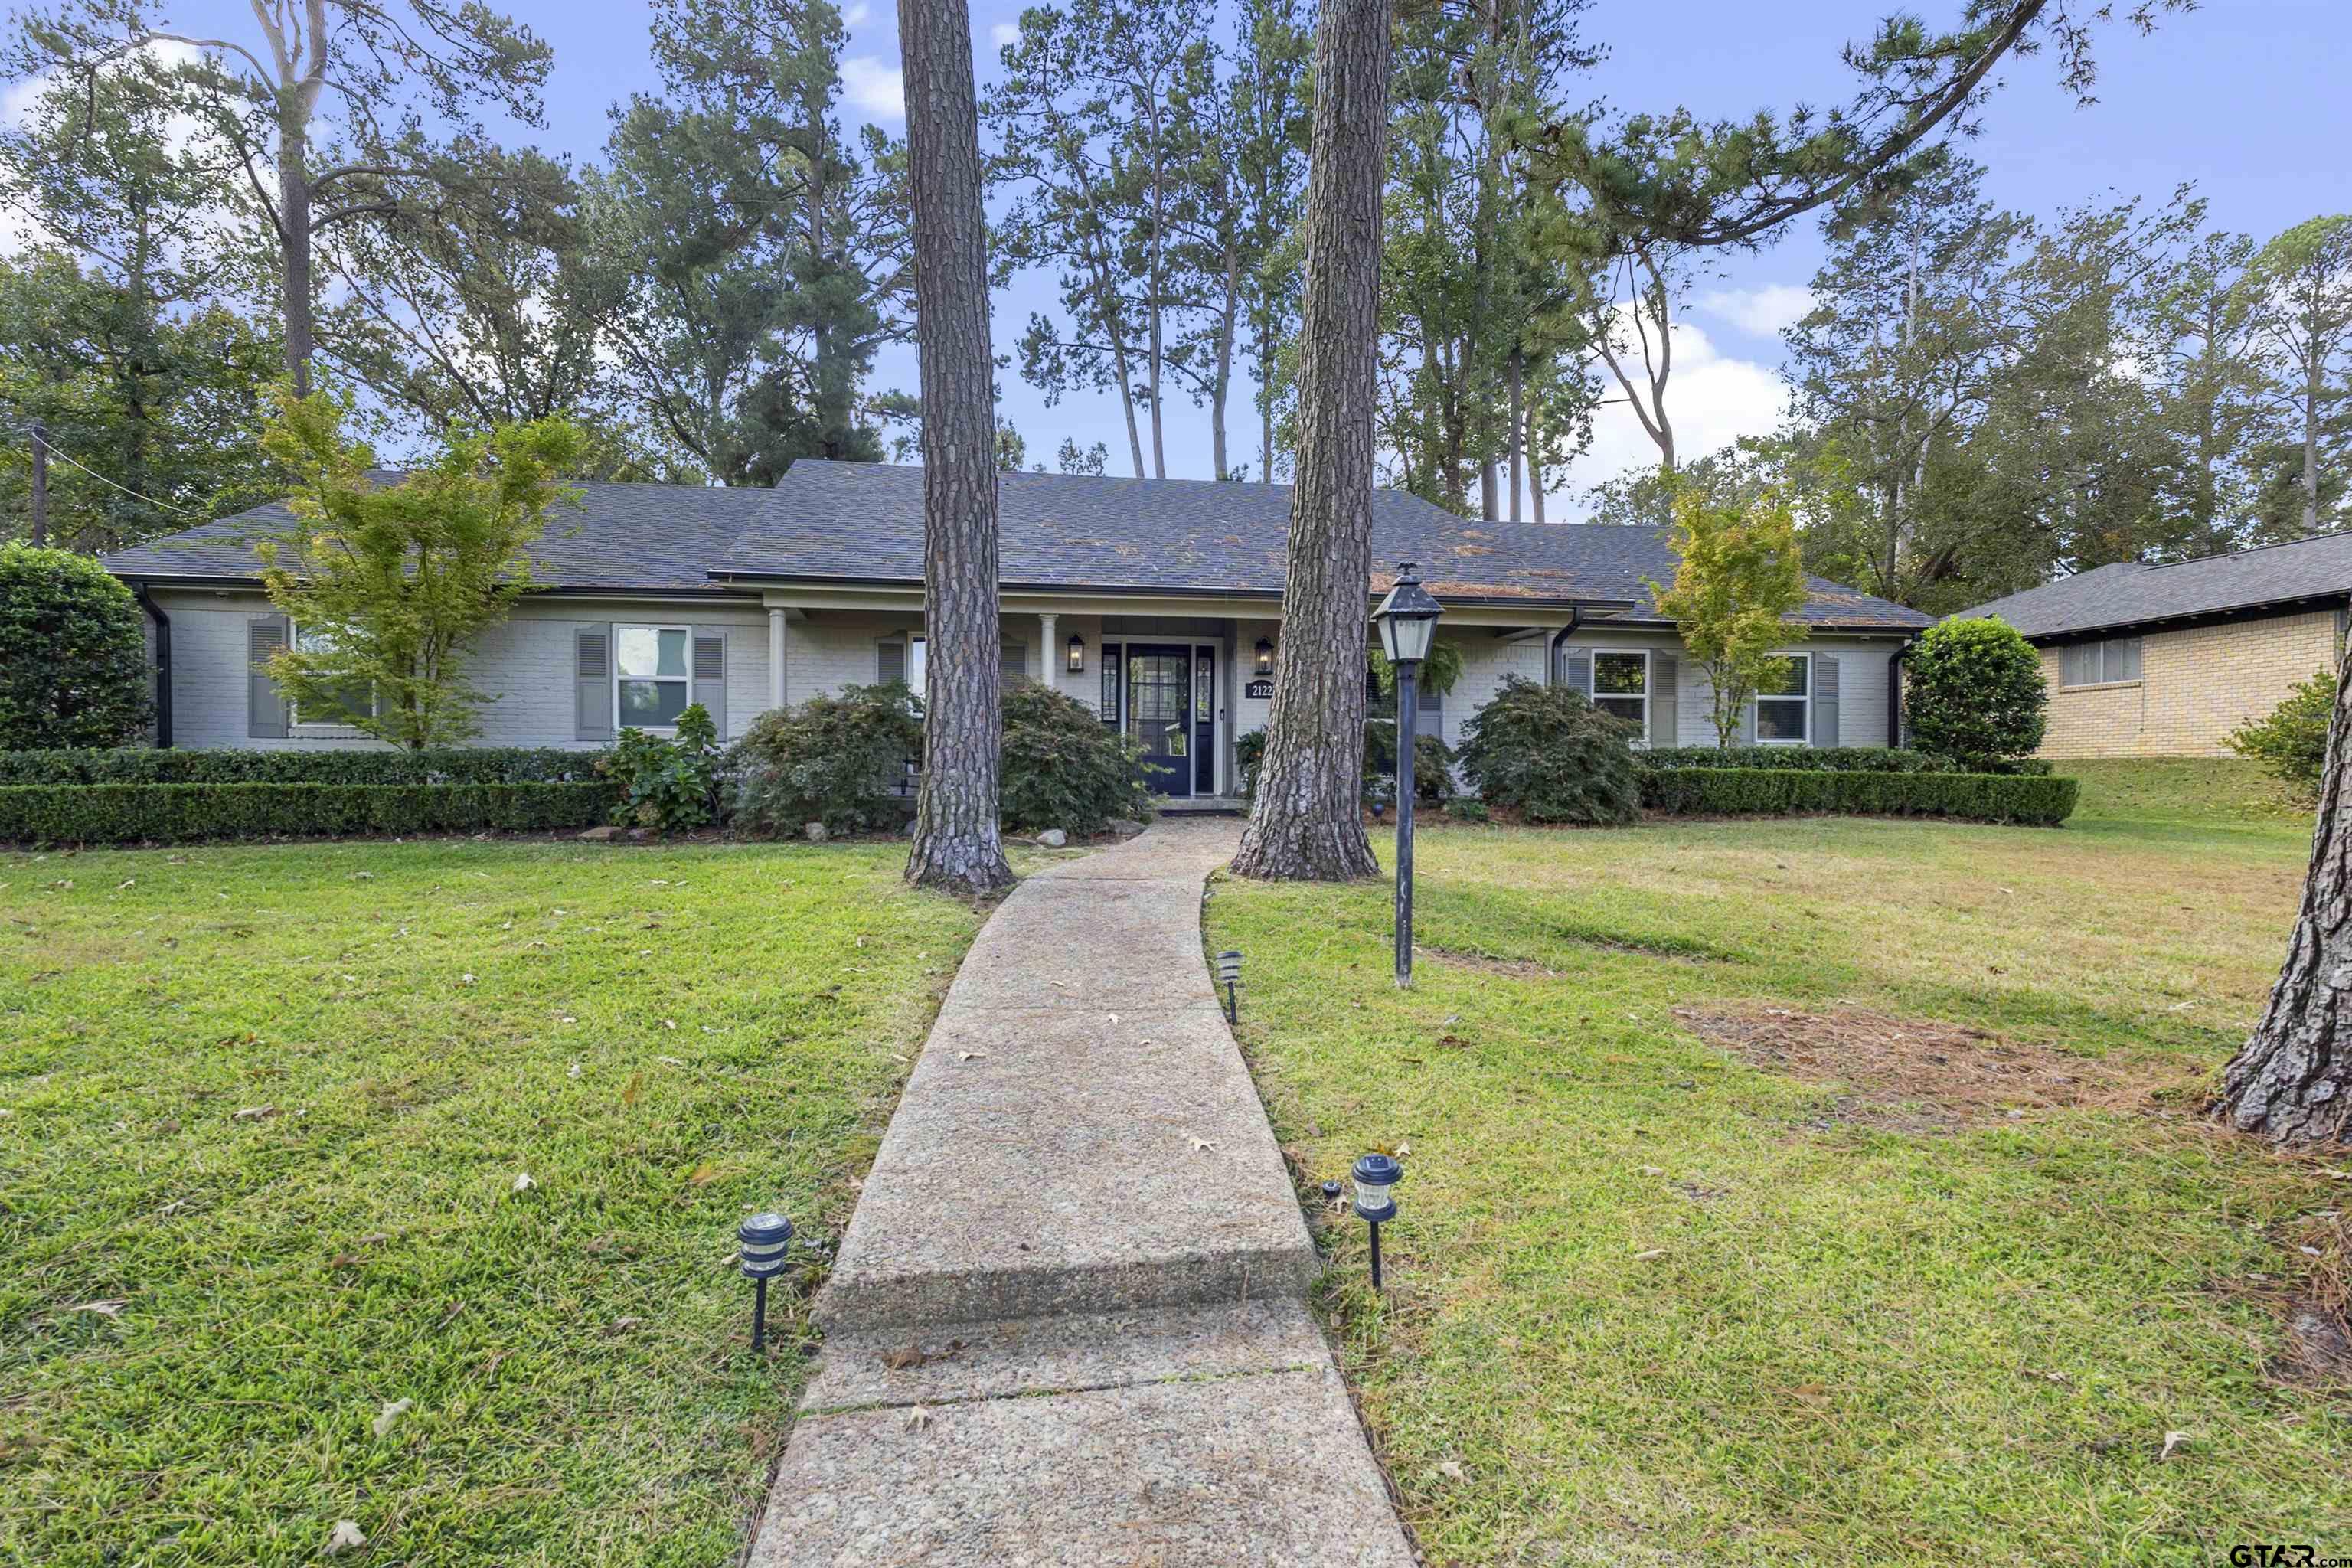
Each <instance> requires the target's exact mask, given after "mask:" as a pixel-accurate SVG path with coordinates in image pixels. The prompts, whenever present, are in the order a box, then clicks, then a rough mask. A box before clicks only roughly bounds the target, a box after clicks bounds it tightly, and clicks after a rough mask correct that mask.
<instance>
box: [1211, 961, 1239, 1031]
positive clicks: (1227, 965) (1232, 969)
mask: <svg viewBox="0 0 2352 1568" xmlns="http://www.w3.org/2000/svg"><path fill="white" fill-rule="evenodd" d="M1217 984H1220V985H1222V986H1223V987H1224V988H1225V1022H1226V1023H1228V1024H1238V1023H1240V1022H1241V1021H1242V1003H1241V997H1240V995H1239V992H1240V990H1241V984H1242V955H1241V954H1240V953H1238V952H1234V950H1233V949H1232V948H1230V947H1229V948H1227V949H1225V951H1224V952H1221V953H1219V954H1217Z"/></svg>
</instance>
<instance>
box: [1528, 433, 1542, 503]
mask: <svg viewBox="0 0 2352 1568" xmlns="http://www.w3.org/2000/svg"><path fill="white" fill-rule="evenodd" d="M1527 431H1528V436H1527V452H1528V516H1530V517H1532V518H1534V519H1535V520H1536V521H1537V522H1538V523H1540V522H1542V521H1544V471H1543V458H1542V457H1541V456H1540V454H1541V453H1542V451H1543V448H1542V447H1538V446H1537V445H1536V411H1535V410H1534V409H1532V408H1530V409H1528V425H1527Z"/></svg>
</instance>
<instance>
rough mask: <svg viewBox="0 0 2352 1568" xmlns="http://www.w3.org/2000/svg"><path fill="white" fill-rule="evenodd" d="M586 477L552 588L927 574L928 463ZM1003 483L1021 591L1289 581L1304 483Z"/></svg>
mask: <svg viewBox="0 0 2352 1568" xmlns="http://www.w3.org/2000/svg"><path fill="white" fill-rule="evenodd" d="M580 488H581V490H582V492H583V495H582V509H581V510H579V511H577V512H558V513H557V515H556V517H555V518H554V520H553V521H551V523H550V525H549V528H548V531H547V534H546V536H545V537H544V538H542V539H541V541H540V543H539V546H538V548H537V549H536V550H535V551H534V552H533V557H534V561H535V566H534V574H535V575H536V577H537V579H538V581H539V582H540V583H541V584H543V585H545V586H547V587H550V588H569V589H575V590H604V589H610V590H625V589H638V590H644V591H648V592H659V593H676V592H701V593H711V592H728V591H732V592H736V593H749V592H751V591H753V590H754V589H755V588H756V587H757V585H758V584H761V583H771V582H834V583H875V584H920V583H921V582H922V577H923V471H922V470H921V469H920V468H902V467H896V466H893V465H890V464H884V463H827V462H821V461H817V460H815V459H812V458H803V459H802V460H801V461H799V462H797V463H794V464H793V467H792V468H791V470H790V471H789V472H787V473H786V474H785V475H784V477H783V479H782V482H781V483H779V484H778V485H777V486H776V488H775V489H773V490H759V489H702V488H698V487H694V486H688V485H629V484H601V483H596V484H585V485H583V486H581V487H580ZM1000 494H1001V496H1002V504H1003V545H1002V566H1001V572H1002V577H1003V582H1004V584H1006V585H1007V586H1008V587H1014V588H1046V589H1051V588H1070V589H1092V590H1097V591H1104V592H1113V591H1123V592H1130V593H1133V592H1141V593H1162V594H1223V595H1242V596H1248V595H1266V596H1271V595H1279V594H1280V593H1281V592H1282V586H1283V578H1284V574H1285V552H1286V549H1287V547H1288V542H1289V535H1290V490H1289V488H1288V487H1287V486H1283V485H1248V484H1219V483H1216V482H1214V481H1212V480H1206V479H1095V478H1090V477H1087V476H1083V475H1071V474H1020V473H1008V474H1005V475H1003V476H1002V482H1001V488H1000ZM293 521H294V520H293V514H292V513H291V512H290V511H289V510H287V508H286V507H285V506H284V505H283V504H273V505H270V506H266V507H261V508H257V510H253V511H249V512H246V513H243V514H241V515H239V516H237V517H234V518H226V519H224V520H222V521H218V522H211V523H206V524H205V525H204V526H203V527H201V528H194V529H190V530H189V531H186V532H184V533H177V534H173V535H170V536H168V537H166V538H163V539H158V540H152V541H150V542H147V543H145V544H142V545H140V546H138V547H136V548H135V549H131V550H126V551H122V552H120V553H117V554H114V555H110V556H108V557H106V565H107V567H108V569H109V570H110V571H112V572H113V573H115V574H117V575H118V576H124V577H152V578H158V579H165V578H197V579H203V580H205V581H231V582H244V581H252V580H255V579H257V576H258V569H257V563H256V562H255V559H254V556H253V547H252V541H253V540H254V539H255V538H256V537H258V536H262V535H265V534H269V533H278V532H283V531H286V530H287V529H288V528H289V527H291V526H292V524H293ZM1372 558H1373V574H1372V581H1371V582H1370V584H1368V585H1367V586H1368V589H1369V591H1370V592H1373V593H1378V592H1381V591H1382V590H1384V589H1385V588H1386V587H1387V585H1388V583H1389V581H1390V577H1391V573H1392V572H1393V570H1394V568H1395V566H1396V563H1398V562H1400V561H1412V562H1415V563H1418V564H1419V565H1420V567H1421V574H1422V576H1423V580H1424V581H1425V582H1427V583H1428V584H1429V586H1430V589H1431V591H1432V592H1433V593H1434V594H1436V595H1437V596H1438V597H1439V598H1441V599H1451V600H1453V601H1455V602H1457V603H1469V602H1473V601H1486V602H1489V603H1516V604H1527V605H1545V606H1548V607H1553V606H1557V607H1565V606H1567V605H1581V606H1585V607H1587V613H1588V614H1590V615H1600V614H1606V613H1608V609H1607V607H1618V606H1622V609H1621V610H1620V614H1621V616H1622V618H1625V619H1638V618H1643V614H1644V612H1645V611H1646V610H1647V608H1648V605H1649V604H1650V593H1649V588H1648V586H1647V584H1646V583H1645V581H1644V579H1649V578H1654V579H1655V580H1657V581H1659V582H1666V581H1668V580H1670V579H1671V578H1672V577H1673V575H1674V570H1675V556H1674V552H1673V550H1672V549H1671V548H1669V546H1668V545H1667V543H1666V540H1665V536H1664V534H1663V533H1662V532H1661V531H1658V530H1655V529H1647V528H1617V527H1610V526H1605V525H1598V524H1581V523H1576V524H1558V523H1555V524H1548V525H1547V524H1537V523H1508V522H1479V521H1473V520H1470V519H1465V518H1460V517H1456V516H1454V514H1453V513H1451V512H1448V511H1445V510H1443V509H1441V508H1438V507H1435V506H1432V505H1431V504H1430V503H1429V502H1427V501H1424V500H1419V499H1417V498H1416V497H1413V496H1410V495H1407V494H1405V493H1404V492H1402V491H1401V490H1381V491H1378V492H1376V493H1375V495H1374V497H1373V500H1372ZM714 579H717V580H716V581H714ZM730 580H731V581H730ZM1810 581H1811V584H1812V590H1813V597H1812V599H1811V603H1809V604H1808V605H1806V607H1805V609H1804V610H1803V611H1802V612H1801V614H1800V615H1799V616H1798V617H1797V618H1798V619H1800V620H1802V621H1805V622H1807V623H1809V624H1811V625H1814V626H1854V627H1867V628H1885V629H1897V630H1908V629H1912V628H1916V627H1919V626H1926V625H1927V624H1928V622H1927V616H1921V615H1918V614H1916V613H1915V612H1913V611H1910V610H1906V609H1905V608H1903V607H1902V606H1901V605H1892V604H1888V603H1887V602H1886V601H1885V600H1883V599H1874V598H1872V597H1871V596H1870V595H1867V594H1858V593H1855V592H1854V591H1853V590H1852V589H1850V588H1843V587H1840V586H1838V585H1837V584H1834V583H1828V582H1824V581H1822V579H1820V578H1812V579H1811V580H1810Z"/></svg>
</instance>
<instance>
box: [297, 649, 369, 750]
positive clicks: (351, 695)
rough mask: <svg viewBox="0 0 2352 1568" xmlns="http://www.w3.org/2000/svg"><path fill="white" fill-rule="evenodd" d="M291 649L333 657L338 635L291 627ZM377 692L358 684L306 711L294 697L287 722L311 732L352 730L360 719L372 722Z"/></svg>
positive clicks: (342, 690)
mask: <svg viewBox="0 0 2352 1568" xmlns="http://www.w3.org/2000/svg"><path fill="white" fill-rule="evenodd" d="M288 630H289V634H290V635H289V637H288V644H287V645H288V646H289V647H291V648H293V650H294V651H295V652H297V653H332V652H334V651H335V648H336V647H337V646H338V644H337V642H336V638H335V634H334V632H333V631H332V630H331V629H330V628H328V627H325V626H299V625H290V624H289V627H288ZM375 710H376V701H375V688H374V687H373V686H362V685H360V684H358V683H356V682H354V683H353V684H352V685H351V686H349V687H346V688H343V689H341V690H338V691H336V692H335V693H334V695H333V696H332V697H331V698H330V699H329V700H327V701H326V702H325V703H323V704H321V703H317V702H313V703H311V704H310V708H309V709H308V710H304V708H303V706H302V704H301V702H300V701H299V700H298V699H296V698H293V697H291V696H289V697H288V698H287V700H286V721H287V722H288V723H289V724H298V725H299V724H307V725H310V726H311V727H312V728H314V729H316V728H320V727H325V728H330V729H349V728H351V725H352V720H353V719H354V718H358V717H367V718H373V717H374V716H375Z"/></svg>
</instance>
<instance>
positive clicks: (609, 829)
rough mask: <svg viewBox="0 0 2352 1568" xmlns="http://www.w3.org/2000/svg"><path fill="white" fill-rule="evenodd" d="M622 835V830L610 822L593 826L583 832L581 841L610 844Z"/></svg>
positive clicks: (584, 842)
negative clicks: (600, 825)
mask: <svg viewBox="0 0 2352 1568" xmlns="http://www.w3.org/2000/svg"><path fill="white" fill-rule="evenodd" d="M620 836H621V830H620V829H619V828H617V827H615V826H613V825H612V824H611V823H609V822H608V823H606V824H605V825H604V826H602V827H592V828H590V829H588V830H587V831H586V832H584V833H583V834H582V835H581V836H580V842H582V843H583V844H610V843H611V842H612V841H613V840H614V839H615V838H618V837H620Z"/></svg>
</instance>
